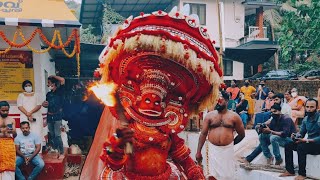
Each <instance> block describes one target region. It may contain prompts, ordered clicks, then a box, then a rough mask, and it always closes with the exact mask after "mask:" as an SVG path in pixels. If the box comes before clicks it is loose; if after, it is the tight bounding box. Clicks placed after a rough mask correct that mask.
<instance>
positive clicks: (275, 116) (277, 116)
mask: <svg viewBox="0 0 320 180" xmlns="http://www.w3.org/2000/svg"><path fill="white" fill-rule="evenodd" d="M271 116H272V118H273V119H279V118H280V114H272V115H271Z"/></svg>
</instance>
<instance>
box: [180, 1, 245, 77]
mask: <svg viewBox="0 0 320 180" xmlns="http://www.w3.org/2000/svg"><path fill="white" fill-rule="evenodd" d="M242 1H243V0H220V2H223V4H224V9H223V12H224V34H225V41H224V43H225V45H224V46H225V47H236V46H238V40H239V39H240V38H242V37H243V36H244V21H245V7H244V6H243V4H242V3H241V2H242ZM184 3H196V4H206V27H207V28H208V32H209V34H210V37H211V39H212V40H215V41H216V47H220V44H219V26H218V14H217V13H218V11H217V4H216V0H181V1H180V9H181V8H182V7H183V4H184ZM243 68H244V64H243V63H241V62H237V61H233V76H224V80H232V79H236V80H242V79H243V77H244V76H243V74H244V70H243Z"/></svg>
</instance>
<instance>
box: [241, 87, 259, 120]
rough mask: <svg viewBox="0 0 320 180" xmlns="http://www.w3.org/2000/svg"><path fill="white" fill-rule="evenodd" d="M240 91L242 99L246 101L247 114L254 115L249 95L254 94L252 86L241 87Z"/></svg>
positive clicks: (254, 90) (252, 102) (252, 103)
mask: <svg viewBox="0 0 320 180" xmlns="http://www.w3.org/2000/svg"><path fill="white" fill-rule="evenodd" d="M240 90H241V92H243V94H244V99H245V100H247V101H248V105H249V107H248V114H251V115H252V114H254V100H253V99H252V98H251V95H252V93H255V92H256V88H254V87H253V86H248V87H246V86H242V87H241V89H240Z"/></svg>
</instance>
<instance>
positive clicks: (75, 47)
mask: <svg viewBox="0 0 320 180" xmlns="http://www.w3.org/2000/svg"><path fill="white" fill-rule="evenodd" d="M57 35H58V41H59V44H60V45H61V46H62V47H63V42H62V38H61V34H60V32H59V31H58V32H57ZM61 50H62V52H63V53H64V55H66V56H67V57H68V58H72V57H73V56H74V55H75V54H76V51H77V44H75V45H74V47H73V51H72V52H71V53H70V54H68V53H67V51H66V49H65V48H64V47H63V48H62V49H61Z"/></svg>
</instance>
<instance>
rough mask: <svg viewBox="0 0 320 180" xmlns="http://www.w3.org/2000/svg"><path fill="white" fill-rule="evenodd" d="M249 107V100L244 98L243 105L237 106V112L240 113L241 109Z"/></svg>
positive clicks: (244, 109) (245, 109)
mask: <svg viewBox="0 0 320 180" xmlns="http://www.w3.org/2000/svg"><path fill="white" fill-rule="evenodd" d="M240 102H241V100H239V102H238V104H239V103H240ZM247 108H248V101H247V100H243V102H242V103H241V105H240V106H238V107H237V108H236V112H237V113H238V114H239V113H240V112H241V111H247Z"/></svg>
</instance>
